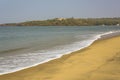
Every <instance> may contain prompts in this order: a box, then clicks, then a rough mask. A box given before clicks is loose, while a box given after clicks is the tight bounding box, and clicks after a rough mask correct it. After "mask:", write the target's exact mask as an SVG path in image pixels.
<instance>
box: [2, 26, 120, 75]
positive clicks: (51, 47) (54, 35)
mask: <svg viewBox="0 0 120 80" xmlns="http://www.w3.org/2000/svg"><path fill="white" fill-rule="evenodd" d="M118 32H120V26H26V27H24V26H21V27H19V26H18V27H14V26H13V27H10V26H6V27H0V74H6V73H10V72H15V71H18V70H21V69H24V68H28V67H32V66H35V65H38V64H41V63H44V62H47V61H49V60H52V59H55V58H59V57H61V56H62V55H64V54H68V53H71V52H74V51H77V50H80V49H83V48H85V47H87V46H89V45H90V44H92V43H93V42H94V41H95V40H97V39H98V38H100V37H101V35H105V34H112V33H118Z"/></svg>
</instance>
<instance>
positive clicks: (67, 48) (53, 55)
mask: <svg viewBox="0 0 120 80" xmlns="http://www.w3.org/2000/svg"><path fill="white" fill-rule="evenodd" d="M117 32H120V31H109V32H106V33H102V34H99V35H96V36H94V37H91V38H90V39H87V40H84V41H79V42H74V43H73V44H70V45H64V46H59V47H56V48H54V49H52V50H46V51H40V52H39V51H37V52H35V54H33V53H29V54H24V55H20V56H23V58H28V57H30V56H32V57H31V58H30V59H32V58H36V57H38V58H39V56H40V55H45V54H46V55H49V56H48V57H47V58H46V59H45V60H42V61H40V62H36V63H32V65H29V66H24V67H23V66H22V67H19V68H15V69H11V70H7V71H5V72H1V73H0V75H3V74H8V73H12V72H16V71H20V70H23V69H26V68H30V67H34V66H37V65H39V64H43V63H45V62H48V61H50V60H53V59H57V58H60V57H62V56H63V55H65V54H70V53H72V52H74V51H77V50H81V49H83V48H86V47H88V46H90V45H91V44H92V43H93V42H94V41H96V40H97V39H99V38H101V36H103V35H109V34H112V33H117ZM11 57H12V56H11ZM18 57H19V56H18ZM23 60H24V59H23ZM28 60H29V59H28ZM16 61H17V60H16ZM36 61H37V60H36ZM18 62H19V61H18ZM33 62H34V59H33ZM24 64H25V63H24Z"/></svg>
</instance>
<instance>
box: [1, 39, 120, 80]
mask: <svg viewBox="0 0 120 80" xmlns="http://www.w3.org/2000/svg"><path fill="white" fill-rule="evenodd" d="M0 80H120V37H114V38H110V39H106V40H99V41H96V42H95V43H94V44H92V45H91V46H90V47H88V48H86V49H83V50H80V51H77V52H74V53H72V54H69V55H65V56H63V57H62V58H59V59H56V60H52V61H49V62H47V63H44V64H41V65H39V66H36V67H33V68H29V69H25V70H22V71H18V72H15V73H12V74H7V75H1V76H0Z"/></svg>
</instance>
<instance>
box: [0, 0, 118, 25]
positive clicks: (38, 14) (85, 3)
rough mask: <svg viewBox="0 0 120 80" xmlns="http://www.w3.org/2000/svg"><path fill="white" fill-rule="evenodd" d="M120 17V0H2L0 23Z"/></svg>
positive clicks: (0, 1)
mask: <svg viewBox="0 0 120 80" xmlns="http://www.w3.org/2000/svg"><path fill="white" fill-rule="evenodd" d="M59 17H65V18H69V17H75V18H101V17H120V0H0V23H13V22H24V21H31V20H46V19H52V18H59Z"/></svg>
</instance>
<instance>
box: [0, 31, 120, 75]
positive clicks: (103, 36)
mask: <svg viewBox="0 0 120 80" xmlns="http://www.w3.org/2000/svg"><path fill="white" fill-rule="evenodd" d="M117 36H120V31H114V32H113V31H109V32H106V33H103V34H99V35H97V36H96V37H95V39H94V40H93V41H91V43H89V44H88V45H86V46H84V47H81V48H80V49H78V50H75V51H72V52H67V53H65V54H61V55H57V57H54V58H49V59H47V60H44V61H42V62H40V63H36V64H34V65H32V66H27V67H24V68H20V69H16V70H13V71H10V72H5V73H3V74H0V76H2V75H7V74H11V73H15V72H19V71H22V70H26V69H29V68H32V67H36V66H39V65H41V64H44V63H48V62H50V61H52V60H56V59H59V58H62V57H63V56H65V55H69V54H72V53H74V52H77V51H82V50H84V49H86V48H88V47H89V46H91V45H93V44H94V43H95V42H97V41H100V40H104V39H109V38H113V37H117Z"/></svg>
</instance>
